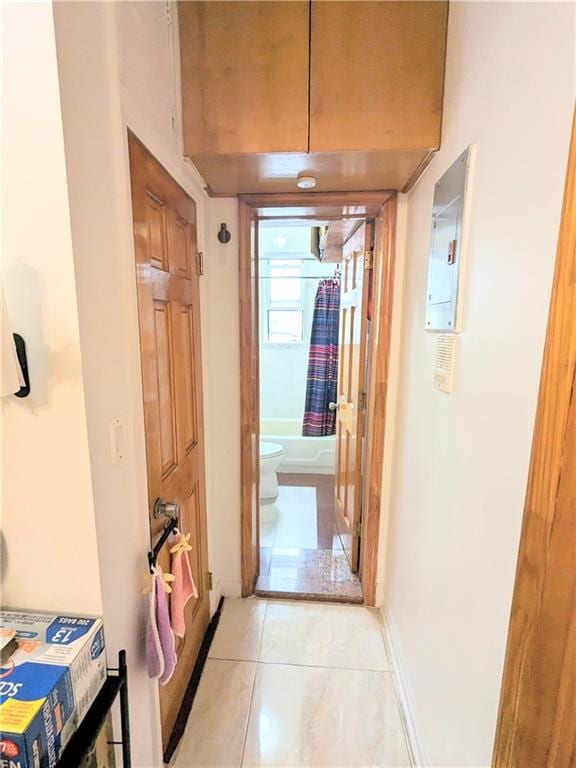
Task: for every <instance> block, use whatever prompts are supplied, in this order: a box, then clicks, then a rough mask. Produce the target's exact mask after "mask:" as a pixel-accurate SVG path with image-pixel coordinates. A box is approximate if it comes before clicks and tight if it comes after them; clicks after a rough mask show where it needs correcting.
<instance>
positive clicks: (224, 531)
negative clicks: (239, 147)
mask: <svg viewBox="0 0 576 768" xmlns="http://www.w3.org/2000/svg"><path fill="white" fill-rule="evenodd" d="M221 222H226V223H227V224H228V229H229V230H230V233H231V235H232V238H231V240H230V242H229V243H227V244H226V245H223V244H221V243H219V242H218V240H217V234H218V230H219V229H220V223H221ZM206 246H207V248H208V251H207V253H208V255H207V258H206V260H205V263H204V277H203V278H202V286H203V289H204V294H203V297H204V298H205V302H204V310H205V314H204V315H203V317H202V322H203V328H202V330H203V334H204V337H203V344H204V347H203V352H204V359H203V363H204V373H205V376H204V380H205V385H204V423H205V427H206V434H205V439H206V473H207V478H206V480H207V494H208V509H209V511H210V516H209V520H208V523H209V530H211V531H212V537H211V538H212V542H213V551H211V554H210V562H211V563H214V581H215V593H216V594H217V595H219V594H220V593H221V594H223V595H224V596H226V597H239V596H240V593H241V586H242V585H241V576H240V315H239V300H240V295H239V272H238V203H237V200H236V199H235V198H234V199H226V198H214V199H213V200H210V201H209V204H208V207H207V216H206Z"/></svg>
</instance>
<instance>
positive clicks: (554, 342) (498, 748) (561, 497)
mask: <svg viewBox="0 0 576 768" xmlns="http://www.w3.org/2000/svg"><path fill="white" fill-rule="evenodd" d="M575 681H576V121H575V123H574V125H573V129H572V146H571V151H570V159H569V163H568V174H567V178H566V188H565V193H564V207H563V211H562V220H561V224H560V236H559V241H558V251H557V256H556V269H555V274H554V284H553V288H552V301H551V305H550V315H549V320H548V333H547V336H546V346H545V350H544V362H543V366H542V377H541V381H540V394H539V398H538V409H537V413H536V425H535V429H534V438H533V442H532V456H531V461H530V474H529V477H528V489H527V492H526V504H525V507H524V521H523V526H522V535H521V539H520V550H519V554H518V565H517V569H516V584H515V586H514V597H513V601H512V614H511V618H510V628H509V632H508V646H507V649H506V661H505V664H504V677H503V681H502V692H501V696H500V712H499V717H498V727H497V731H496V740H495V745H494V757H493V765H494V766H497V768H568V766H574V765H576V727H575V725H576V685H575Z"/></svg>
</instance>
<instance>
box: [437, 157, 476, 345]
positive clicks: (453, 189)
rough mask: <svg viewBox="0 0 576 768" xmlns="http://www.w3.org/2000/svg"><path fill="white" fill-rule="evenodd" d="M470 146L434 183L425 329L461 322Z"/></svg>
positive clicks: (455, 327) (453, 326)
mask: <svg viewBox="0 0 576 768" xmlns="http://www.w3.org/2000/svg"><path fill="white" fill-rule="evenodd" d="M473 149H474V147H473V146H470V147H468V148H467V149H466V150H464V152H462V154H461V155H460V157H459V158H458V159H457V160H456V161H455V162H454V163H453V164H452V165H451V166H450V168H448V170H447V171H446V173H445V174H444V175H443V176H442V178H441V179H439V181H438V182H437V183H436V185H435V187H434V202H433V206H432V235H431V240H430V256H429V266H428V293H427V301H426V326H425V327H426V330H427V331H441V332H443V333H446V332H448V333H449V332H456V331H459V330H460V323H461V314H462V312H461V282H462V264H463V261H464V252H465V245H466V230H467V218H468V213H469V210H468V209H469V200H468V198H469V189H470V177H471V165H472V158H473Z"/></svg>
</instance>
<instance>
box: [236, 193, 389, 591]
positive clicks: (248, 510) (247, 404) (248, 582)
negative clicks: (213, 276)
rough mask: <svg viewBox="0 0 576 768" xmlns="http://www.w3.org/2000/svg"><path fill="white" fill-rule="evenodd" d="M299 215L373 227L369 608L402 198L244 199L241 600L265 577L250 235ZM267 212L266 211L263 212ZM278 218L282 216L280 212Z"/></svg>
mask: <svg viewBox="0 0 576 768" xmlns="http://www.w3.org/2000/svg"><path fill="white" fill-rule="evenodd" d="M282 208H291V209H292V210H294V209H296V208H298V209H300V213H298V214H296V213H293V214H291V218H298V219H300V218H312V217H314V216H316V217H317V218H328V215H327V212H328V211H329V210H333V213H334V216H333V217H334V218H342V217H357V218H360V217H362V218H373V219H374V220H375V239H374V257H373V298H372V327H371V334H370V345H369V351H368V355H369V361H370V369H369V385H368V411H367V413H368V419H367V434H366V457H365V464H364V472H363V487H362V532H361V541H360V547H361V556H360V576H361V579H362V584H363V590H364V602H365V604H366V605H374V604H375V601H376V575H377V567H378V539H379V535H380V506H381V496H382V492H381V486H382V473H383V458H384V434H385V428H386V395H387V388H388V365H389V357H390V328H391V320H392V291H393V275H394V247H395V230H396V192H393V191H386V190H384V191H379V192H373V191H370V192H307V193H300V192H296V193H286V194H270V195H266V194H262V195H240V196H239V203H238V232H239V250H240V253H239V270H240V302H239V304H240V398H241V438H240V465H241V466H240V473H241V480H240V482H241V501H240V529H241V535H240V540H241V571H242V574H241V578H242V596H243V597H248V596H249V595H251V594H253V592H254V586H255V582H256V579H257V577H258V569H259V532H258V530H257V528H258V525H257V521H258V509H259V498H258V487H259V477H258V470H259V462H260V457H259V448H258V438H259V410H260V393H259V387H258V375H257V374H258V356H259V339H258V325H257V322H256V324H255V323H254V317H256V318H258V272H257V264H256V265H254V264H253V263H252V248H251V231H252V225H253V223H254V222H256V221H257V220H258V219H259V218H275V216H274V213H273V211H272V212H270V210H271V209H282ZM263 209H267V210H263ZM278 213H279V214H280V210H279V211H278Z"/></svg>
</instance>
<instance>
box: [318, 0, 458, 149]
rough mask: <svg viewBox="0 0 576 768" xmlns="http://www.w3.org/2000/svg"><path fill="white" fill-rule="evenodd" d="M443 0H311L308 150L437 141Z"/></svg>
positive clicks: (429, 145)
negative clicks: (398, 0)
mask: <svg viewBox="0 0 576 768" xmlns="http://www.w3.org/2000/svg"><path fill="white" fill-rule="evenodd" d="M447 21H448V3H447V2H444V1H442V2H440V0H432V1H431V2H430V1H425V0H423V1H422V2H411V1H410V0H405V1H404V2H396V1H395V0H378V1H377V2H370V1H369V2H363V1H362V0H352V1H351V2H350V1H349V2H336V1H334V0H333V1H332V2H330V1H329V2H326V0H312V5H311V21H310V24H311V29H310V35H311V43H310V52H311V60H310V152H338V151H342V150H392V149H394V150H417V149H419V150H425V149H437V148H438V147H439V146H440V127H441V121H442V95H443V92H444V61H445V55H446V34H447Z"/></svg>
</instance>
